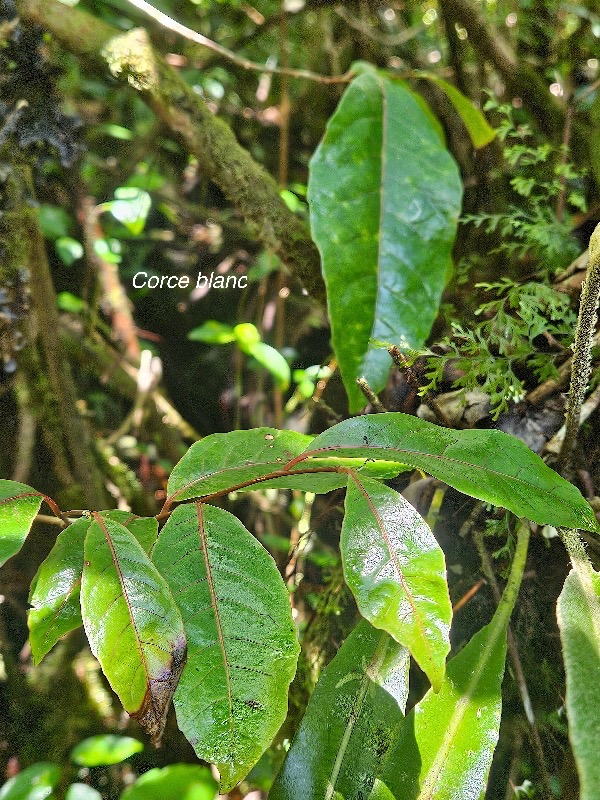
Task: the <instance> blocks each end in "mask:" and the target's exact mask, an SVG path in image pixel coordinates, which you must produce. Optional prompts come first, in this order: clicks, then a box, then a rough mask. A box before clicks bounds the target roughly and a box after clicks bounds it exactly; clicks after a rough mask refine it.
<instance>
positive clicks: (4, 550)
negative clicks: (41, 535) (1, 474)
mask: <svg viewBox="0 0 600 800" xmlns="http://www.w3.org/2000/svg"><path fill="white" fill-rule="evenodd" d="M41 505H42V495H41V494H40V493H39V492H36V491H35V489H32V488H31V486H26V485H25V484H24V483H17V482H16V481H4V480H0V567H1V566H2V564H4V563H5V562H6V561H8V559H9V558H11V556H14V555H15V553H18V552H19V550H20V549H21V547H22V546H23V542H24V541H25V539H26V538H27V534H28V533H29V531H30V530H31V526H32V525H33V521H34V519H35V518H36V516H37V513H38V511H39V510H40V506H41Z"/></svg>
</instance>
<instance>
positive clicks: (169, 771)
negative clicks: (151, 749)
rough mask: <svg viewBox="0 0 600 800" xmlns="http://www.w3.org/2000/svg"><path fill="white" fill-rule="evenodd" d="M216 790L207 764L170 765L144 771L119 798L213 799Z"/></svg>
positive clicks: (149, 799) (139, 799)
mask: <svg viewBox="0 0 600 800" xmlns="http://www.w3.org/2000/svg"><path fill="white" fill-rule="evenodd" d="M217 790H218V786H217V782H216V781H215V779H214V778H213V776H212V775H211V774H210V770H209V769H208V767H201V766H197V765H195V764H172V765H171V766H169V767H163V768H162V769H151V770H149V771H148V772H144V774H143V775H140V777H139V778H138V779H137V781H136V782H135V783H134V784H133V786H129V787H128V788H127V789H125V791H124V792H123V794H122V795H121V800H214V798H215V797H216V796H217Z"/></svg>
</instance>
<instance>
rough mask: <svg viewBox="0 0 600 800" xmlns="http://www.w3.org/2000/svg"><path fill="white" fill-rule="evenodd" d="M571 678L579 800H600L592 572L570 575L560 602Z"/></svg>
mask: <svg viewBox="0 0 600 800" xmlns="http://www.w3.org/2000/svg"><path fill="white" fill-rule="evenodd" d="M557 616H558V624H559V627H560V635H561V639H562V646H563V653H564V659H565V670H566V676H567V696H566V701H567V716H568V720H569V738H570V740H571V744H572V746H573V753H574V755H575V761H576V762H577V771H578V772H579V783H580V792H581V794H580V800H597V798H598V797H600V760H599V759H598V742H599V741H600V679H599V676H600V574H598V573H597V572H594V571H593V570H592V569H591V567H590V568H589V569H588V570H586V569H578V570H573V571H572V572H570V574H569V575H567V579H566V581H565V584H564V586H563V590H562V592H561V594H560V597H559V598H558V605H557Z"/></svg>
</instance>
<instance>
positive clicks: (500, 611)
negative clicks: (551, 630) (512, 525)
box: [370, 523, 529, 800]
mask: <svg viewBox="0 0 600 800" xmlns="http://www.w3.org/2000/svg"><path fill="white" fill-rule="evenodd" d="M528 543H529V529H528V527H527V524H524V523H520V526H519V529H518V532H517V547H516V550H515V557H514V559H513V564H512V567H511V571H510V575H509V579H508V582H507V585H506V589H505V590H504V594H503V596H502V599H501V600H500V603H499V604H498V608H497V609H496V613H495V614H494V617H493V618H492V621H491V622H490V624H489V625H486V626H485V627H484V628H483V629H482V630H480V631H479V632H478V633H476V634H475V636H473V638H472V639H471V641H470V642H469V643H468V644H467V645H466V646H465V647H464V649H463V650H461V652H460V653H459V654H458V655H457V656H455V657H454V658H453V659H451V660H450V661H449V663H448V668H447V670H446V676H445V678H444V680H443V682H442V686H441V689H440V691H439V693H438V694H435V693H434V692H433V690H432V689H430V690H429V691H428V692H427V694H426V695H425V697H424V698H423V699H422V700H421V702H420V703H418V704H417V705H416V706H415V708H413V709H412V711H411V712H410V714H409V715H408V716H407V717H406V719H405V720H404V722H403V724H402V726H401V727H400V731H399V734H398V737H397V739H396V741H395V742H394V744H393V746H392V747H391V748H390V751H389V753H388V756H387V759H386V764H385V766H384V769H383V771H382V773H381V775H380V779H381V782H380V783H379V784H378V785H377V786H376V787H375V788H374V791H373V793H372V794H371V797H370V800H388V798H389V797H390V792H391V794H392V796H393V797H395V798H402V800H481V798H483V796H484V793H485V786H486V783H487V776H488V773H489V769H490V765H491V763H492V756H493V754H494V748H495V747H496V743H497V741H498V733H499V730H500V715H501V711H502V694H501V686H502V678H503V676H504V664H505V660H506V629H507V626H508V621H509V619H510V615H511V613H512V609H513V607H514V604H515V600H516V598H517V595H518V592H519V587H520V585H521V579H522V577H523V571H524V568H525V562H526V560H527V547H528Z"/></svg>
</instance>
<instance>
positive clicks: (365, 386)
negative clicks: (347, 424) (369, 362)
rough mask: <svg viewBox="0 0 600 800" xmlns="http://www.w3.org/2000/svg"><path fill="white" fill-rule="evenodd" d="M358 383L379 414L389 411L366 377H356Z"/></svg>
mask: <svg viewBox="0 0 600 800" xmlns="http://www.w3.org/2000/svg"><path fill="white" fill-rule="evenodd" d="M356 385H357V386H358V388H359V389H360V390H361V392H362V393H363V394H364V396H365V397H366V398H367V400H368V401H369V403H370V404H371V405H372V406H373V408H374V409H375V411H377V413H378V414H381V413H382V412H384V411H387V408H386V407H385V406H384V405H383V403H382V402H381V400H380V399H379V398H378V397H377V395H376V394H375V392H374V391H373V389H371V387H370V386H369V384H368V383H367V381H366V379H365V378H357V379H356Z"/></svg>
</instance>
